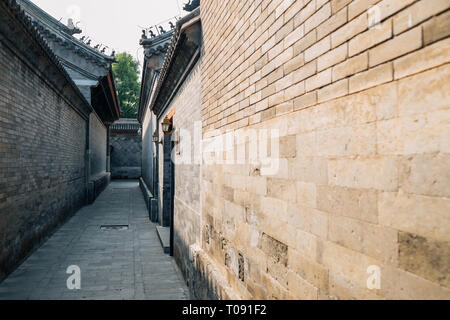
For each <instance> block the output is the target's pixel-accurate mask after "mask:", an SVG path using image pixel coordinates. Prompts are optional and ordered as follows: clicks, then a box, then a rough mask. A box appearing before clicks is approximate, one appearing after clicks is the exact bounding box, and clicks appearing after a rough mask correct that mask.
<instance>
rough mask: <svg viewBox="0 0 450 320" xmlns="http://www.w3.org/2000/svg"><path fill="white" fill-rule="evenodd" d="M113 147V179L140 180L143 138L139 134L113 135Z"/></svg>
mask: <svg viewBox="0 0 450 320" xmlns="http://www.w3.org/2000/svg"><path fill="white" fill-rule="evenodd" d="M110 145H111V148H112V149H111V177H112V178H113V179H139V178H140V177H141V163H142V137H141V136H140V135H139V134H137V133H132V134H129V133H113V132H111V136H110Z"/></svg>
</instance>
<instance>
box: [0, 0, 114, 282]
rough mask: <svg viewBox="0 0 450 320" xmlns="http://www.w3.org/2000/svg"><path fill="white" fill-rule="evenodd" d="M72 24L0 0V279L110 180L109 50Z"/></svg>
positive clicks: (29, 5) (25, 4)
mask: <svg viewBox="0 0 450 320" xmlns="http://www.w3.org/2000/svg"><path fill="white" fill-rule="evenodd" d="M72 27H73V26H72ZM77 32H79V30H77V29H76V28H69V27H67V26H65V25H63V24H62V23H60V22H58V21H57V20H55V19H54V18H52V17H51V16H49V15H48V14H46V13H45V12H43V11H42V10H40V9H39V8H37V7H36V6H34V5H33V4H32V3H31V2H29V1H25V0H23V1H18V2H16V1H1V2H0V55H1V59H0V74H1V77H0V154H1V159H0V161H1V165H0V215H1V216H2V219H1V221H0V247H1V248H2V249H1V250H0V280H1V279H2V278H4V277H5V276H6V275H7V274H8V273H9V272H11V271H12V270H13V269H14V268H15V267H16V266H17V264H18V263H20V261H21V259H23V258H25V257H26V256H27V254H29V253H30V251H31V250H33V248H35V247H36V245H38V244H39V243H41V241H42V240H43V239H45V237H46V236H48V235H49V234H50V233H51V232H52V231H53V230H54V229H55V227H57V226H58V225H60V224H62V223H63V222H64V221H65V220H66V219H67V218H68V217H70V216H71V215H72V214H73V213H75V212H76V211H77V210H78V209H79V208H80V207H82V206H83V205H85V204H87V203H88V202H92V201H94V199H95V197H96V196H98V194H99V193H100V192H101V191H102V190H103V189H104V188H105V187H106V185H107V184H108V183H109V180H110V174H109V172H108V171H109V170H108V156H107V145H108V141H107V140H108V126H109V125H110V124H111V123H112V122H114V121H115V120H117V119H118V118H119V108H118V105H117V98H116V92H115V88H114V81H113V78H112V73H111V64H112V63H113V62H114V58H113V57H109V56H107V55H104V54H102V53H101V52H98V51H96V50H94V49H93V48H90V47H89V46H87V45H85V44H83V43H82V42H80V41H78V40H77V39H75V38H74V37H73V34H74V33H77ZM88 78H89V79H88Z"/></svg>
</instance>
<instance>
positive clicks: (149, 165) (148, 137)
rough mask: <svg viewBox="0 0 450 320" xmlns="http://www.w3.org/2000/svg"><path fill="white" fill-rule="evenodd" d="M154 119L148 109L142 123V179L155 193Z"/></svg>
mask: <svg viewBox="0 0 450 320" xmlns="http://www.w3.org/2000/svg"><path fill="white" fill-rule="evenodd" d="M152 120H153V119H152V113H151V111H150V110H147V111H146V114H145V118H144V121H143V123H142V179H143V180H144V182H145V184H146V185H147V188H149V190H150V192H152V194H154V190H153V187H154V178H153V166H154V157H153V155H154V150H155V144H154V143H153V133H154V130H155V129H154V125H153V121H152Z"/></svg>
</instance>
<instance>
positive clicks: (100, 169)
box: [89, 113, 107, 176]
mask: <svg viewBox="0 0 450 320" xmlns="http://www.w3.org/2000/svg"><path fill="white" fill-rule="evenodd" d="M89 125H90V129H89V140H90V141H89V147H90V150H91V176H96V175H99V174H102V173H103V174H104V173H106V136H107V133H106V127H105V126H104V125H103V123H102V122H101V121H100V120H99V118H98V117H97V115H96V114H95V113H91V115H90V120H89Z"/></svg>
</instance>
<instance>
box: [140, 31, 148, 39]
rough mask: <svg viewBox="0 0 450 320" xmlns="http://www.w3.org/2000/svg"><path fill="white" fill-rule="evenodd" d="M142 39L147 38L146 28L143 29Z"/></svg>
mask: <svg viewBox="0 0 450 320" xmlns="http://www.w3.org/2000/svg"><path fill="white" fill-rule="evenodd" d="M141 39H147V35H146V34H145V30H142V36H141Z"/></svg>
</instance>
